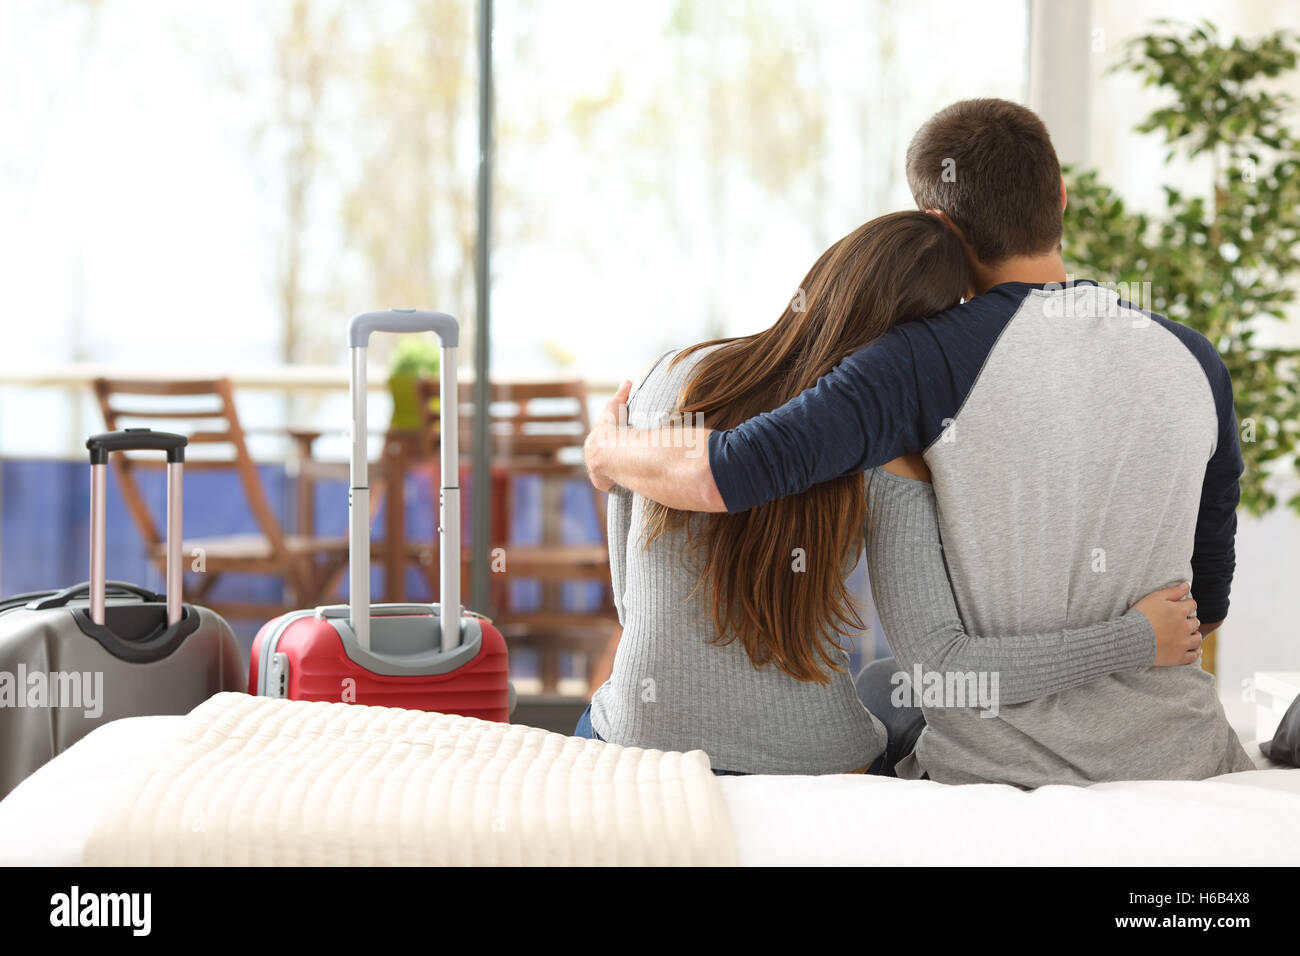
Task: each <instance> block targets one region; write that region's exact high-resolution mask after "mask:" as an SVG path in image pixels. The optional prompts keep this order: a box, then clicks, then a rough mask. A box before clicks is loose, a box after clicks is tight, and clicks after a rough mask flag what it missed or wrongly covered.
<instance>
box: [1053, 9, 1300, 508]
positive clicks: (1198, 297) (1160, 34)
mask: <svg viewBox="0 0 1300 956" xmlns="http://www.w3.org/2000/svg"><path fill="white" fill-rule="evenodd" d="M1154 26H1155V28H1156V30H1155V32H1152V33H1150V34H1148V35H1146V36H1140V37H1137V38H1135V39H1134V40H1132V41H1131V42H1130V43H1129V44H1128V45H1127V47H1126V49H1125V53H1124V55H1123V57H1122V58H1121V59H1120V61H1119V62H1118V63H1117V64H1116V65H1115V66H1114V67H1112V69H1113V70H1128V71H1131V72H1133V73H1136V74H1137V75H1138V76H1140V77H1142V79H1143V81H1144V82H1145V84H1146V85H1147V86H1154V87H1157V88H1159V89H1160V90H1162V91H1167V92H1168V93H1169V94H1170V102H1169V104H1168V105H1166V106H1163V107H1161V108H1160V109H1157V110H1156V111H1155V112H1153V113H1152V114H1151V115H1150V116H1148V117H1147V118H1146V119H1145V120H1144V121H1143V122H1142V123H1140V124H1139V125H1138V126H1137V131H1138V132H1140V133H1154V134H1158V135H1160V136H1161V137H1162V138H1163V140H1164V142H1165V144H1166V145H1167V146H1168V151H1167V154H1166V157H1165V161H1166V163H1168V162H1169V161H1170V160H1171V159H1173V158H1174V157H1176V156H1181V157H1183V158H1186V159H1190V158H1193V157H1205V158H1208V159H1209V160H1210V162H1209V163H1208V164H1207V168H1208V175H1207V181H1206V183H1205V187H1206V188H1205V189H1204V190H1202V191H1201V192H1202V194H1201V195H1190V194H1188V193H1185V192H1183V191H1181V190H1178V189H1174V188H1172V187H1165V189H1164V207H1165V208H1164V210H1163V211H1161V212H1159V213H1156V214H1147V213H1143V212H1134V211H1131V210H1129V209H1128V208H1126V207H1125V205H1124V202H1123V200H1122V199H1120V197H1119V196H1118V195H1116V194H1115V192H1114V191H1112V190H1111V189H1110V188H1109V187H1107V186H1106V185H1104V184H1103V183H1102V182H1100V180H1099V179H1098V177H1097V174H1096V172H1093V171H1080V170H1070V169H1067V170H1066V188H1067V190H1068V192H1069V204H1068V205H1067V207H1066V210H1065V237H1066V239H1065V241H1066V246H1065V258H1066V261H1067V263H1068V265H1069V268H1070V271H1071V272H1073V273H1075V274H1077V275H1083V276H1093V277H1095V278H1097V279H1099V280H1109V281H1112V282H1116V283H1122V284H1127V286H1128V288H1130V289H1131V288H1133V287H1134V286H1133V284H1134V283H1136V284H1137V288H1139V289H1142V290H1143V292H1144V296H1143V297H1144V298H1147V294H1149V300H1148V301H1149V304H1148V302H1147V301H1144V302H1140V303H1139V304H1140V305H1142V306H1143V307H1145V308H1150V309H1152V310H1154V311H1156V312H1160V313H1162V314H1164V315H1167V316H1168V317H1169V318H1171V319H1175V320H1177V321H1179V322H1183V323H1185V324H1186V325H1189V326H1191V327H1192V328H1194V329H1196V330H1197V331H1199V332H1201V333H1202V334H1204V335H1205V336H1206V337H1207V338H1208V339H1209V340H1210V341H1211V342H1213V343H1214V345H1215V347H1216V348H1217V349H1218V350H1219V354H1220V355H1222V357H1223V361H1224V364H1226V365H1227V367H1228V371H1229V372H1230V373H1231V375H1232V381H1233V388H1234V393H1235V405H1236V412H1237V424H1238V427H1239V429H1240V438H1241V451H1242V457H1243V458H1244V459H1245V464H1246V469H1245V473H1244V474H1243V475H1242V478H1241V492H1242V494H1241V501H1242V508H1243V509H1244V510H1245V511H1247V512H1248V513H1252V514H1261V513H1263V512H1266V511H1268V510H1270V509H1271V508H1273V507H1274V506H1275V505H1276V504H1277V496H1276V493H1275V492H1274V491H1273V490H1272V489H1271V487H1270V483H1269V481H1268V479H1269V478H1270V476H1271V475H1273V474H1275V473H1276V472H1277V471H1279V470H1280V469H1281V468H1282V467H1287V468H1291V469H1297V461H1296V455H1295V453H1296V448H1297V443H1298V441H1300V361H1298V358H1300V350H1297V349H1288V348H1278V347H1274V346H1269V345H1265V344H1262V343H1261V342H1260V341H1259V337H1258V334H1259V333H1260V332H1261V331H1263V330H1264V329H1265V328H1266V327H1267V325H1268V324H1269V323H1272V322H1274V321H1276V320H1285V319H1287V318H1288V311H1289V309H1290V308H1291V303H1293V302H1294V301H1295V297H1296V288H1297V286H1298V285H1300V282H1298V280H1300V264H1297V260H1298V259H1300V146H1298V143H1300V140H1298V137H1297V132H1296V130H1294V129H1293V128H1291V127H1290V125H1289V121H1290V120H1291V119H1292V118H1293V117H1294V116H1295V115H1296V114H1295V112H1294V104H1293V101H1292V100H1291V98H1290V97H1288V96H1287V95H1286V94H1285V93H1281V92H1279V91H1278V89H1277V83H1276V79H1277V77H1279V76H1282V75H1284V74H1287V73H1289V72H1291V71H1293V70H1295V68H1296V61H1297V49H1298V47H1297V37H1296V35H1295V34H1293V33H1291V32H1289V31H1278V32H1276V33H1272V34H1269V35H1267V36H1263V37H1260V38H1258V39H1255V40H1243V39H1241V38H1234V39H1232V40H1231V41H1229V40H1226V39H1221V38H1220V36H1219V33H1218V31H1217V30H1216V29H1215V27H1214V26H1213V25H1212V24H1210V23H1202V24H1200V25H1196V26H1187V25H1179V24H1174V23H1171V22H1170V21H1167V20H1160V21H1157V22H1156V23H1155V24H1154ZM1121 288H1123V286H1121ZM1129 298H1136V297H1135V296H1132V295H1130V296H1129ZM1287 503H1288V504H1289V505H1290V506H1291V507H1292V508H1295V509H1296V510H1297V511H1300V494H1297V495H1295V496H1293V497H1291V498H1290V499H1289V500H1288V502H1287Z"/></svg>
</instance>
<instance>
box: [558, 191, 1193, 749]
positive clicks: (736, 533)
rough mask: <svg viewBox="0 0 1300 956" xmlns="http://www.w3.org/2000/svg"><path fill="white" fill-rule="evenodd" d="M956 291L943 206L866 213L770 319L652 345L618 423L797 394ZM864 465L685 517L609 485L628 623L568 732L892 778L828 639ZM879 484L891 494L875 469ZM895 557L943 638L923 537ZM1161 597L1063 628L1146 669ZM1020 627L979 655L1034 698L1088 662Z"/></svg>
mask: <svg viewBox="0 0 1300 956" xmlns="http://www.w3.org/2000/svg"><path fill="white" fill-rule="evenodd" d="M969 285H970V280H969V274H968V272H967V267H966V262H965V259H964V257H963V253H962V248H961V245H960V243H959V242H958V240H957V239H956V237H955V236H954V235H953V234H952V233H951V232H950V231H949V230H948V229H947V228H946V227H945V226H944V224H943V223H942V222H941V221H940V220H939V219H937V218H935V217H933V216H930V215H928V214H925V213H922V212H902V213H894V214H891V215H887V216H882V217H880V218H878V219H874V220H872V221H871V222H869V223H867V224H866V225H864V226H862V227H860V228H858V229H857V230H855V231H854V232H853V233H851V234H850V235H848V236H846V237H845V238H843V239H841V240H840V241H839V242H837V243H835V244H834V245H833V246H831V247H830V249H828V250H827V251H826V252H825V253H823V255H822V256H821V258H819V259H818V260H817V262H816V263H815V264H814V265H813V267H812V270H811V271H810V272H809V273H808V275H807V276H806V277H805V279H804V281H803V284H802V286H801V287H800V290H799V293H798V294H797V295H796V296H795V298H794V299H793V300H792V301H791V303H790V305H789V306H787V308H786V309H785V311H784V312H783V314H782V315H781V317H780V318H779V319H778V320H777V322H776V323H775V324H774V325H773V326H772V327H771V328H769V329H766V330H765V331H763V332H760V333H758V334H756V335H750V336H744V337H741V338H736V339H724V340H720V341H715V342H706V343H702V344H700V345H696V346H693V347H691V348H689V349H686V350H684V351H682V352H680V353H677V354H676V355H673V354H667V355H664V356H661V357H660V358H659V360H658V361H656V362H655V363H654V364H653V365H652V366H651V368H650V369H649V371H648V372H647V373H646V374H645V375H644V376H643V378H642V380H641V382H640V383H639V385H638V386H637V387H636V389H635V390H634V391H633V393H632V395H631V397H630V398H629V401H628V413H629V423H630V424H631V425H632V426H634V427H637V428H651V427H654V426H657V425H660V424H662V422H663V420H664V419H665V418H666V417H668V416H671V415H674V414H677V413H682V414H685V415H703V416H704V418H705V420H706V421H707V422H708V423H709V425H710V426H711V427H714V428H727V427H730V426H732V425H735V424H738V423H739V422H742V421H744V420H746V419H748V418H751V417H753V416H754V415H757V414H760V413H762V412H764V411H768V410H770V409H773V408H776V407H777V406H779V405H781V404H782V403H783V402H785V401H786V400H788V399H789V398H792V397H794V396H795V395H797V394H799V393H800V392H802V391H803V390H804V389H806V388H808V387H809V386H811V385H813V384H814V383H815V382H816V381H817V380H818V379H819V378H820V377H821V376H822V375H825V374H826V373H827V372H829V371H830V370H831V369H832V368H833V367H834V366H835V365H836V364H837V363H838V362H839V361H840V359H842V358H843V357H844V356H846V355H848V354H850V353H851V352H854V351H856V350H858V349H860V348H863V347H865V346H868V345H870V343H871V342H873V341H874V340H875V339H877V338H879V337H880V336H881V335H883V334H885V333H886V332H888V331H889V329H891V328H892V327H893V326H894V325H895V324H897V323H899V322H907V321H911V320H914V319H919V318H923V317H925V316H929V315H934V314H936V313H939V312H942V311H943V310H944V309H947V308H949V307H951V306H954V305H956V304H957V303H958V302H960V301H961V299H962V297H963V296H964V295H966V294H967V291H968V289H969ZM917 467H918V464H917V462H916V461H905V460H903V459H900V460H899V461H897V462H892V463H890V464H889V465H887V466H885V469H886V471H888V472H893V473H895V474H896V475H898V476H899V477H900V480H901V481H907V480H912V479H915V478H917V477H922V476H919V475H917V474H916V470H917ZM872 477H873V476H872V474H871V473H868V474H867V475H866V476H863V475H856V476H850V477H844V478H840V479H837V480H835V481H830V482H826V483H825V484H822V485H818V486H816V487H814V488H812V489H810V490H809V491H807V492H805V493H804V494H802V495H797V496H793V497H790V498H785V499H782V500H779V501H774V502H771V503H770V504H767V505H764V506H762V507H760V508H756V509H754V510H752V511H749V512H746V513H743V514H734V515H732V514H717V515H686V514H682V513H678V512H673V511H670V510H668V509H666V508H664V507H663V506H661V505H658V504H656V503H654V502H651V501H649V500H647V499H644V498H642V497H640V496H639V495H633V494H632V493H630V492H628V491H626V490H625V489H621V488H615V489H614V491H613V492H612V493H611V495H610V499H609V544H610V566H611V573H612V579H613V588H614V600H615V604H616V606H617V609H618V613H619V619H620V621H621V622H622V624H623V628H624V631H623V637H622V640H621V642H620V644H619V648H618V653H617V655H616V658H615V663H614V670H613V674H612V676H611V677H610V679H609V681H607V682H606V683H605V684H604V685H603V686H602V687H601V688H600V689H599V690H598V691H597V692H596V694H595V695H594V697H593V699H592V703H591V706H590V707H589V708H588V711H587V713H586V714H584V715H583V719H582V720H581V721H580V722H579V726H578V729H577V731H576V733H577V734H578V735H579V736H595V737H597V738H598V739H602V740H607V741H610V742H613V743H618V744H624V745H629V746H638V747H645V748H654V749H661V750H691V749H703V750H704V751H706V752H707V753H708V754H709V756H710V758H711V760H712V763H713V766H714V768H715V772H717V773H732V774H738V773H804V774H810V773H845V772H888V771H889V769H890V765H891V764H892V762H893V760H894V759H896V758H897V756H898V754H890V755H889V757H888V758H887V757H886V744H887V742H888V738H887V733H886V730H885V728H884V726H883V725H882V724H881V722H880V720H878V719H877V717H876V716H875V715H873V714H871V713H869V712H868V711H867V710H866V708H864V707H863V706H862V704H861V703H860V701H859V697H858V694H857V692H856V690H855V688H854V683H853V680H852V678H851V677H850V675H849V673H848V670H847V666H848V654H847V651H846V650H845V648H844V646H843V638H844V637H845V636H846V635H849V634H853V633H856V632H860V631H861V630H862V628H863V622H862V620H861V619H860V617H859V611H858V608H857V606H856V605H855V603H854V599H853V596H852V594H851V593H850V591H849V588H848V583H847V582H848V576H849V573H850V572H851V571H852V570H853V567H854V565H855V564H856V563H857V560H858V557H859V555H860V554H861V553H862V551H863V547H864V543H865V542H866V539H867V535H868V533H869V531H870V525H871V523H870V522H869V515H868V509H867V504H868V498H867V495H866V491H865V488H866V484H865V483H866V482H867V481H869V480H870V479H871V478H872ZM880 488H882V489H884V490H885V492H886V493H887V492H888V488H889V483H881V484H880ZM906 513H907V514H909V515H910V516H911V517H910V518H909V520H924V521H928V522H929V524H930V526H931V527H930V528H929V529H928V530H929V531H930V532H931V533H932V534H933V536H934V538H935V539H936V540H937V537H938V530H937V524H936V519H935V516H934V513H933V508H932V507H931V511H930V512H929V513H928V514H925V513H922V512H920V511H918V510H917V509H915V508H912V509H910V510H907V512H906ZM900 540H912V541H915V540H916V538H915V536H911V537H908V536H903V538H900ZM873 553H874V554H875V557H876V558H877V563H878V564H879V565H880V566H879V567H876V566H874V565H873V567H872V571H873V575H876V574H883V575H888V574H889V573H890V571H889V567H890V566H891V564H892V563H893V562H891V561H890V559H889V553H888V549H887V545H885V549H884V550H883V551H881V550H880V549H876V550H875V551H874V552H873ZM908 558H909V561H908V562H907V564H906V567H908V568H909V571H908V573H909V574H910V575H913V576H921V575H923V576H924V581H922V582H914V583H924V584H927V587H928V586H929V584H932V583H933V582H934V581H938V580H942V583H943V590H944V592H945V593H946V596H947V602H948V603H947V604H946V605H945V604H943V602H935V603H936V605H940V606H936V607H932V608H926V609H924V613H919V614H918V613H914V614H911V615H907V616H906V619H907V621H908V626H909V627H915V628H917V629H918V630H919V631H920V632H922V636H923V637H924V636H928V635H932V634H936V633H948V631H945V629H949V631H950V628H949V625H950V622H951V620H952V619H953V618H955V617H956V609H955V605H954V602H953V599H952V594H951V590H950V589H949V588H948V584H947V577H946V570H945V569H944V566H943V561H942V555H941V554H939V553H938V551H937V549H933V550H931V549H924V550H923V553H916V554H909V555H908ZM898 564H899V566H900V567H903V566H905V565H904V563H903V562H901V561H900V562H899V563H898ZM932 590H933V589H932V588H929V589H928V590H921V591H918V592H916V593H931V591H932ZM1169 603H1170V602H1169V600H1168V599H1167V595H1164V594H1163V592H1162V595H1161V596H1149V597H1148V598H1144V599H1143V602H1140V604H1139V606H1137V607H1136V608H1135V609H1134V611H1133V612H1130V614H1126V615H1125V616H1124V617H1122V618H1119V619H1116V620H1115V621H1112V622H1108V623H1106V624H1102V625H1097V626H1094V627H1091V628H1081V629H1078V631H1076V632H1071V634H1070V639H1071V641H1072V645H1071V646H1072V647H1073V646H1078V647H1081V648H1095V649H1097V652H1096V653H1089V654H1087V655H1086V657H1087V659H1088V660H1089V661H1090V662H1092V665H1094V666H1095V663H1096V661H1098V660H1104V661H1106V662H1108V666H1109V665H1113V666H1111V670H1118V669H1121V668H1123V667H1126V666H1149V665H1150V664H1151V655H1150V653H1148V652H1149V651H1150V650H1151V649H1152V648H1151V633H1152V628H1153V626H1156V624H1157V620H1156V619H1158V624H1159V626H1160V627H1161V628H1163V629H1164V631H1165V632H1168V633H1172V632H1175V631H1179V632H1181V634H1182V635H1183V636H1185V635H1186V633H1187V631H1188V625H1187V621H1186V614H1187V612H1188V610H1189V605H1187V604H1183V605H1182V611H1181V615H1182V619H1181V623H1175V619H1176V618H1178V616H1179V615H1178V614H1177V613H1171V612H1169V611H1167V610H1166V609H1165V608H1163V607H1161V606H1160V605H1167V604H1169ZM1142 604H1145V605H1146V606H1145V607H1143V606H1142ZM1149 619H1150V622H1148V621H1149ZM958 621H959V618H958ZM890 636H891V638H892V637H893V635H890ZM912 636H915V635H912ZM1032 640H1033V636H1032V635H1030V636H1027V637H1026V636H1020V637H1015V638H1008V639H1006V644H1007V646H1008V647H1009V648H1012V649H1011V650H1010V651H1009V653H1008V660H1006V661H1000V660H997V659H996V658H997V653H998V652H997V650H996V648H997V647H999V646H1001V645H1002V644H1003V641H1001V640H993V641H990V640H988V639H983V640H981V641H980V642H979V648H978V650H979V652H980V656H979V660H980V662H981V664H982V665H988V663H989V661H990V659H991V657H990V655H992V657H993V659H994V663H997V664H999V666H1001V665H1002V664H1005V668H1003V669H1004V670H1005V671H1009V672H1010V674H1009V676H1010V678H1011V682H1012V685H1013V686H1014V687H1015V688H1016V689H1017V691H1018V692H1027V691H1026V689H1027V690H1028V691H1034V692H1042V693H1046V692H1050V691H1049V690H1043V689H1042V687H1041V686H1040V685H1042V684H1043V683H1044V681H1045V680H1047V679H1049V678H1050V680H1055V681H1057V682H1058V683H1059V682H1060V681H1061V680H1062V679H1064V680H1067V681H1068V680H1074V681H1075V682H1077V683H1082V682H1083V681H1084V680H1088V679H1092V678H1093V677H1095V676H1097V675H1096V674H1095V673H1090V674H1089V675H1088V676H1086V677H1081V678H1080V677H1078V675H1075V674H1073V673H1071V672H1063V671H1061V670H1060V669H1058V670H1056V671H1051V672H1050V673H1049V674H1048V675H1047V678H1040V677H1037V676H1035V674H1033V673H1029V669H1028V668H1026V667H1025V666H1024V664H1023V659H1024V658H1023V655H1021V654H1017V653H1015V651H1016V650H1023V642H1025V641H1032ZM1016 642H1020V643H1016ZM1073 642H1077V643H1073ZM918 643H919V644H924V641H923V640H921V639H917V640H914V641H912V644H918ZM945 647H946V648H947V649H946V650H945V651H944V652H943V653H944V654H945V656H944V663H945V665H946V666H949V665H956V664H959V663H960V662H961V653H957V654H953V653H952V649H951V647H947V645H945ZM1067 671H1068V669H1067ZM1108 672H1109V671H1103V673H1108ZM1062 673H1064V677H1062ZM1005 680H1006V677H1004V681H1005ZM1017 681H1018V683H1017ZM1069 686H1072V685H1069Z"/></svg>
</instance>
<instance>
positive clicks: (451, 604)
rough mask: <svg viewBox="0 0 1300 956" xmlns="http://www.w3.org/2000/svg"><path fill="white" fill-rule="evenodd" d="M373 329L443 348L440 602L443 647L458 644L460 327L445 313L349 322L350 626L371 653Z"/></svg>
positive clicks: (399, 313)
mask: <svg viewBox="0 0 1300 956" xmlns="http://www.w3.org/2000/svg"><path fill="white" fill-rule="evenodd" d="M372 332H433V333H435V334H436V335H437V336H438V342H439V344H440V345H441V346H442V362H441V365H440V368H439V374H438V378H439V380H440V383H439V398H440V400H439V413H440V415H441V419H442V424H441V441H440V444H441V446H442V447H441V452H442V454H441V463H442V468H441V470H442V489H441V494H440V495H439V503H438V531H439V535H438V550H439V554H440V561H441V565H442V566H441V575H440V581H439V589H440V592H441V593H440V595H439V604H440V605H441V606H442V622H441V623H442V649H443V650H444V651H451V650H455V648H456V647H457V645H459V643H460V449H459V448H458V447H457V446H458V442H457V438H458V435H457V430H458V428H459V425H460V418H459V412H458V410H457V398H458V396H457V391H456V349H457V346H458V345H459V344H460V324H459V323H458V322H457V321H456V320H455V319H454V318H452V317H451V316H450V315H446V314H445V313H442V312H421V311H419V310H416V309H389V310H387V311H385V312H365V313H362V314H361V315H356V316H353V317H352V321H350V322H349V323H348V348H349V350H350V351H351V356H352V375H351V391H352V465H351V472H352V481H351V485H352V490H351V493H350V494H349V495H348V605H349V616H350V617H351V621H352V631H353V633H354V634H356V636H357V643H359V644H360V645H361V647H362V649H364V650H367V651H368V650H370V479H369V475H368V468H367V458H366V350H367V346H368V345H369V344H370V334H371V333H372Z"/></svg>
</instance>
